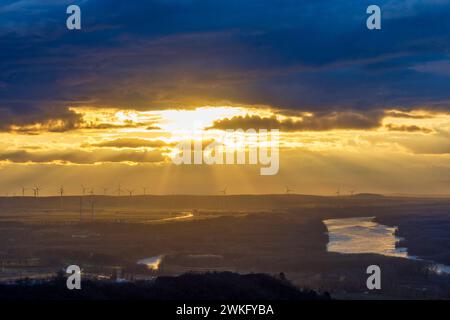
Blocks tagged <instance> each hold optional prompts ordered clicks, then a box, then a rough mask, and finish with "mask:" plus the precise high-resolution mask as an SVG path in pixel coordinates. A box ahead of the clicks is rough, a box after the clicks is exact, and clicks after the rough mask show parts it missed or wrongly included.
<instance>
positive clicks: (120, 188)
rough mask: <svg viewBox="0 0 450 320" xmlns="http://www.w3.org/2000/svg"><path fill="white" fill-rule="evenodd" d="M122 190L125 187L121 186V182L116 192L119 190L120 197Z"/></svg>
mask: <svg viewBox="0 0 450 320" xmlns="http://www.w3.org/2000/svg"><path fill="white" fill-rule="evenodd" d="M122 191H123V189H122V187H121V185H120V183H119V187H118V188H117V190H116V191H115V192H117V195H118V196H119V197H120V196H121V194H122Z"/></svg>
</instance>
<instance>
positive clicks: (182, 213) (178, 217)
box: [145, 211, 194, 223]
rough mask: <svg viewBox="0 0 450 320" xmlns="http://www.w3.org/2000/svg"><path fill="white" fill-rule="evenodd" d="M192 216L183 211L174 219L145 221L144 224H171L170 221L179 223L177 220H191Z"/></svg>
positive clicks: (190, 213)
mask: <svg viewBox="0 0 450 320" xmlns="http://www.w3.org/2000/svg"><path fill="white" fill-rule="evenodd" d="M193 217H194V214H193V213H192V212H190V211H183V212H181V213H180V214H179V215H176V216H174V217H168V218H162V219H155V220H147V221H145V222H146V223H160V222H171V221H179V220H187V219H190V218H193Z"/></svg>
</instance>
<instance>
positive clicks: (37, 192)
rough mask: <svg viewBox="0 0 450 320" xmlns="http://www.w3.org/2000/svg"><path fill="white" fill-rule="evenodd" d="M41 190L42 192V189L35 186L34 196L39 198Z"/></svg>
mask: <svg viewBox="0 0 450 320" xmlns="http://www.w3.org/2000/svg"><path fill="white" fill-rule="evenodd" d="M39 190H41V188H40V187H39V186H34V189H33V191H34V196H35V197H39Z"/></svg>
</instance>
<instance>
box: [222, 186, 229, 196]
mask: <svg viewBox="0 0 450 320" xmlns="http://www.w3.org/2000/svg"><path fill="white" fill-rule="evenodd" d="M227 188H228V187H227V186H225V189H223V190H220V193H221V194H223V195H226V194H227Z"/></svg>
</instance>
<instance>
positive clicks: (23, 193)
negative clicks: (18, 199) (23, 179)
mask: <svg viewBox="0 0 450 320" xmlns="http://www.w3.org/2000/svg"><path fill="white" fill-rule="evenodd" d="M25 190H27V188H25V187H24V186H22V197H25Z"/></svg>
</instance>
